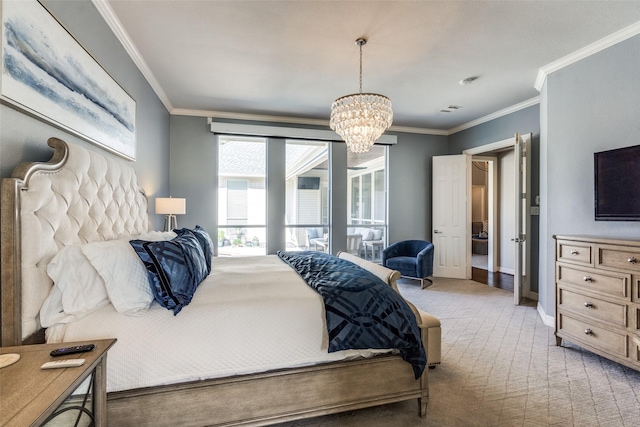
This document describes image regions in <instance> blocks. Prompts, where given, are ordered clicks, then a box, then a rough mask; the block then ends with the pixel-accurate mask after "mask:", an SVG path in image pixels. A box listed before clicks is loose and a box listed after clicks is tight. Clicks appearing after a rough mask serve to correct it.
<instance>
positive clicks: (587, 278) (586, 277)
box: [582, 276, 593, 282]
mask: <svg viewBox="0 0 640 427" xmlns="http://www.w3.org/2000/svg"><path fill="white" fill-rule="evenodd" d="M582 280H584V281H585V282H593V278H592V277H591V276H584V277H583V278H582Z"/></svg>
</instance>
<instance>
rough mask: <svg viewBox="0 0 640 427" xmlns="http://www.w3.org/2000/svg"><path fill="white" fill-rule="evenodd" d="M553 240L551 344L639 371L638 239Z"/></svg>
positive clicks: (572, 238)
mask: <svg viewBox="0 0 640 427" xmlns="http://www.w3.org/2000/svg"><path fill="white" fill-rule="evenodd" d="M554 238H555V239H556V264H555V268H556V274H555V276H556V345H561V344H562V340H563V339H564V340H567V341H569V342H571V343H574V344H577V345H579V346H580V347H583V348H585V349H587V350H590V351H592V352H594V353H597V354H599V355H601V356H603V357H606V358H608V359H611V360H614V361H616V362H618V363H621V364H623V365H626V366H629V367H631V368H634V369H638V370H640V241H633V240H620V239H606V238H601V237H588V236H554Z"/></svg>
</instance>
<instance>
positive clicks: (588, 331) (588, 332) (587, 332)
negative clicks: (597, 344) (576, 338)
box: [584, 328, 593, 335]
mask: <svg viewBox="0 0 640 427" xmlns="http://www.w3.org/2000/svg"><path fill="white" fill-rule="evenodd" d="M584 333H585V335H593V331H592V330H591V329H588V328H587V329H585V330H584Z"/></svg>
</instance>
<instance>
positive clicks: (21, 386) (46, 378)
mask: <svg viewBox="0 0 640 427" xmlns="http://www.w3.org/2000/svg"><path fill="white" fill-rule="evenodd" d="M115 342H116V340H115V339H102V340H95V341H79V342H68V343H54V344H38V345H22V346H15V347H0V354H8V353H18V354H19V355H20V360H18V361H17V362H15V363H14V364H13V365H9V366H6V367H4V368H0V426H14V425H15V426H29V425H34V423H35V425H38V424H39V423H41V422H42V421H44V420H45V419H46V417H48V416H49V415H50V414H51V413H52V412H53V411H55V410H56V408H58V406H60V404H61V403H62V402H63V401H64V400H65V399H66V398H67V397H68V396H69V395H70V394H71V393H72V392H73V391H74V390H75V389H76V388H77V387H78V386H79V385H80V384H81V383H82V382H83V381H84V380H85V379H86V378H87V377H88V376H89V375H90V374H91V372H93V370H94V369H95V368H96V366H97V365H98V363H100V361H101V360H102V359H103V357H104V356H105V354H106V352H107V350H109V348H110V347H111V346H112V345H113V344H114V343H115ZM90 343H92V344H95V346H96V348H95V349H93V350H92V351H89V352H86V353H76V354H69V355H65V356H59V357H51V356H50V355H49V352H50V351H51V350H54V349H56V348H61V347H71V346H75V345H81V344H90ZM62 359H85V362H84V365H82V366H79V367H76V368H59V369H46V370H45V369H40V366H42V364H43V363H45V362H51V361H54V360H62Z"/></svg>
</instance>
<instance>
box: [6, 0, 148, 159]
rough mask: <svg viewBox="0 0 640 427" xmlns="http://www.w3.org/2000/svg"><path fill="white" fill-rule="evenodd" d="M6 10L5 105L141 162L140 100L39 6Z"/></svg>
mask: <svg viewBox="0 0 640 427" xmlns="http://www.w3.org/2000/svg"><path fill="white" fill-rule="evenodd" d="M0 6H1V9H0V14H1V16H2V32H1V34H0V38H1V41H2V50H1V56H0V57H1V58H2V68H1V72H0V99H1V100H2V101H3V102H4V103H7V104H9V105H11V106H13V107H15V108H17V109H20V110H23V111H25V112H26V113H28V114H30V115H32V116H34V117H37V118H38V119H41V120H44V121H46V122H49V123H51V124H52V125H54V126H56V127H58V128H61V129H63V130H65V131H67V132H70V133H72V134H74V135H76V136H78V137H80V138H82V139H85V140H87V141H89V142H91V143H93V144H96V145H98V146H100V147H102V148H103V149H105V150H107V151H110V152H112V153H114V154H117V155H119V156H122V157H124V158H126V159H129V160H133V161H135V159H136V102H135V100H134V99H133V98H132V97H131V96H130V95H129V94H128V93H127V92H126V91H125V90H124V89H123V88H122V87H121V86H120V85H119V84H118V83H117V82H116V81H115V80H114V79H113V78H112V77H111V75H109V73H107V71H106V70H105V69H104V68H102V66H101V65H100V64H99V63H98V62H97V61H96V60H95V59H94V58H93V56H91V55H90V54H89V52H87V50H86V49H85V48H84V47H83V46H82V45H81V44H80V43H78V41H77V40H76V39H75V38H74V37H73V36H72V35H71V34H70V33H69V32H68V31H67V30H66V28H65V27H64V26H63V25H62V24H61V23H60V22H58V21H57V20H56V18H55V17H54V16H53V15H52V14H51V13H50V12H49V10H48V9H47V8H46V7H45V6H44V5H42V4H41V3H40V2H39V1H37V0H22V1H2V0H0Z"/></svg>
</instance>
